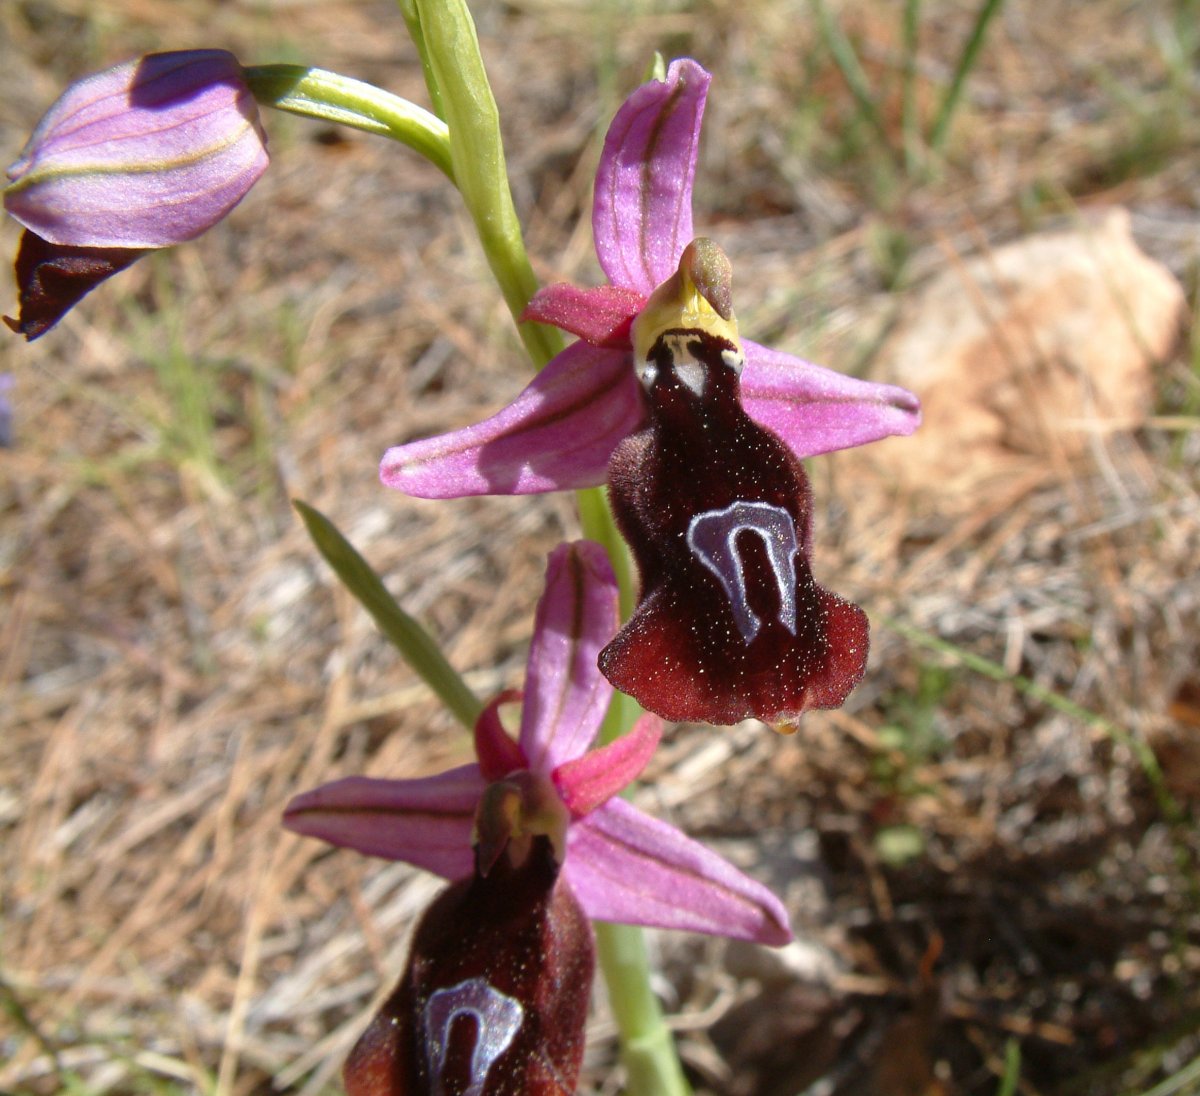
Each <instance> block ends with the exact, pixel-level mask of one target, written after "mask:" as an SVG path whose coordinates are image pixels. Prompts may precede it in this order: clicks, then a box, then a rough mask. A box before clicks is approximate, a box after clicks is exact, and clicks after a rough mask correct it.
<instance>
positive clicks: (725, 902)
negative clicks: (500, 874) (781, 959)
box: [563, 799, 792, 946]
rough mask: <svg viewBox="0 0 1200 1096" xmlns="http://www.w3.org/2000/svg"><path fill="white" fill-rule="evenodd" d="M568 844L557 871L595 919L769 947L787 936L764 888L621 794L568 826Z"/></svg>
mask: <svg viewBox="0 0 1200 1096" xmlns="http://www.w3.org/2000/svg"><path fill="white" fill-rule="evenodd" d="M567 849H568V853H567V862H566V864H565V865H564V867H563V874H564V875H565V876H566V877H567V880H568V881H569V882H570V884H571V889H572V890H573V891H574V892H575V896H576V897H577V898H578V899H579V902H580V904H581V905H582V906H583V908H584V909H585V910H587V914H588V916H589V917H591V918H593V919H595V920H599V921H619V922H624V923H626V924H630V925H653V926H655V927H656V928H664V929H683V930H685V931H689V932H707V933H711V934H713V935H714V936H731V937H733V938H734V939H738V940H753V941H755V942H756V943H759V944H771V945H775V946H778V945H780V944H786V943H787V942H788V941H789V940H790V939H791V938H792V933H791V929H790V928H789V926H788V917H787V911H786V910H785V909H784V908H783V905H782V904H781V903H780V901H779V899H778V898H776V897H775V896H774V895H773V894H772V893H771V892H770V891H769V890H767V888H766V887H764V886H763V885H762V884H761V883H759V882H757V881H756V880H754V879H751V878H750V877H749V876H748V875H743V874H742V873H741V872H740V871H738V870H737V868H735V867H734V866H733V865H732V864H730V863H729V862H728V861H726V860H723V859H722V858H721V857H720V856H718V855H717V854H716V853H715V852H712V851H711V850H709V849H706V848H705V847H704V846H703V845H701V844H700V843H699V842H697V841H693V840H692V839H691V838H690V837H686V836H685V835H684V834H682V833H680V831H679V830H677V829H676V828H675V827H674V826H669V825H667V823H665V822H660V821H658V819H656V818H651V817H650V816H649V815H648V814H644V813H643V812H642V811H639V810H638V809H637V808H636V807H635V806H633V805H632V804H631V803H627V802H626V801H625V800H624V799H610V800H609V801H608V802H607V803H605V804H604V806H603V807H601V808H600V809H599V810H598V811H596V812H595V813H593V814H589V815H588V816H587V817H586V818H583V819H580V820H579V821H578V822H576V823H575V824H574V825H572V826H571V828H570V830H569V831H568V834H567Z"/></svg>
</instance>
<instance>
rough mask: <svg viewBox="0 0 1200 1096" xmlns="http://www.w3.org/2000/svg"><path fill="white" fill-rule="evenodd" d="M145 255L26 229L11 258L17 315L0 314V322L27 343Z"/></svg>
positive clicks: (131, 250) (137, 251) (136, 250)
mask: <svg viewBox="0 0 1200 1096" xmlns="http://www.w3.org/2000/svg"><path fill="white" fill-rule="evenodd" d="M145 254H146V252H145V251H144V250H141V249H138V248H129V247H70V246H68V245H66V244H52V243H49V242H48V241H46V240H43V239H42V238H41V237H40V236H37V235H35V234H34V233H32V232H30V231H29V229H26V230H25V231H24V232H22V233H21V244H20V247H19V248H18V250H17V261H16V275H17V299H18V302H19V303H20V317H19V318H18V319H15V320H14V319H13V318H12V317H11V316H5V317H4V322H5V323H6V324H8V326H9V327H10V328H12V330H13V331H16V332H18V333H19V334H22V335H24V336H25V338H26V340H27V341H28V342H32V341H33V340H34V339H36V338H37V337H38V336H39V335H44V334H45V333H46V332H47V331H49V330H50V328H52V327H53V326H54V325H55V324H56V323H58V321H59V320H61V319H62V318H63V317H64V316H65V315H66V314H67V313H68V312H69V311H70V310H71V309H72V308H74V307H75V305H77V304H78V303H79V302H80V301H81V300H83V298H84V297H85V296H87V294H88V293H90V292H91V291H92V290H93V289H95V288H96V286H98V285H99V284H100V283H101V282H102V281H104V280H105V279H106V278H111V277H112V276H113V275H114V274H117V273H119V272H120V271H122V270H124V269H125V268H126V267H127V266H129V265H130V263H132V262H134V261H135V260H136V259H139V258H141V257H142V256H143V255H145Z"/></svg>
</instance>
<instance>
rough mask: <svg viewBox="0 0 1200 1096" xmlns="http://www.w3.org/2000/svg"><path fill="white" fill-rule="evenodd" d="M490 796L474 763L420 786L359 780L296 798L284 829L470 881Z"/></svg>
mask: <svg viewBox="0 0 1200 1096" xmlns="http://www.w3.org/2000/svg"><path fill="white" fill-rule="evenodd" d="M483 789H484V782H483V777H482V776H480V774H479V766H478V765H476V764H474V763H471V764H469V765H462V766H460V767H459V768H457V769H450V770H449V771H448V772H444V773H439V774H438V775H436V776H427V777H422V778H420V779H417V780H378V779H374V778H372V777H366V776H351V777H347V778H346V779H345V780H336V781H334V782H333V783H332V784H323V785H322V786H321V787H319V788H314V789H313V790H312V791H310V792H304V793H303V794H302V795H298V796H296V797H295V798H294V799H292V801H291V802H290V803H288V805H287V807H286V808H285V809H284V812H283V824H284V826H286V827H287V828H288V829H289V830H291V831H292V832H293V833H299V834H304V835H305V836H306V837H319V838H320V839H321V840H322V841H328V842H329V844H331V845H338V846H341V847H342V848H349V849H357V850H358V851H359V852H361V853H365V854H366V855H367V856H381V857H383V858H384V859H385V860H403V861H404V862H405V863H408V864H415V865H416V866H417V867H419V868H425V869H426V870H427V871H432V872H436V873H437V874H438V875H441V876H444V877H445V878H446V879H465V878H467V876H469V875H470V874H471V872H472V871H473V870H474V856H473V854H472V851H471V827H472V826H473V824H474V820H475V807H476V804H477V803H478V802H479V797H480V796H481V795H482V794H483Z"/></svg>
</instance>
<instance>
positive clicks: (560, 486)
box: [381, 59, 920, 498]
mask: <svg viewBox="0 0 1200 1096" xmlns="http://www.w3.org/2000/svg"><path fill="white" fill-rule="evenodd" d="M710 80H711V77H710V75H709V74H708V73H707V72H706V71H705V70H704V69H703V68H701V66H700V65H698V64H697V63H696V62H695V61H692V60H689V59H683V60H678V61H674V62H672V64H671V66H670V68H669V69H668V71H667V78H666V80H665V81H650V82H649V83H646V84H643V85H642V86H641V87H639V88H638V89H637V90H636V91H634V92H633V94H632V95H631V96H630V97H629V98H628V99H627V100H626V101H625V103H624V104H623V105H622V106H621V108H620V110H618V112H617V115H616V117H615V118H614V119H613V123H612V125H611V126H610V127H609V130H608V136H607V138H606V139H605V142H604V150H603V153H602V155H601V157H600V166H599V169H598V170H597V173H596V187H595V203H594V206H593V210H592V234H593V237H594V240H595V246H596V257H597V258H598V259H599V262H600V267H601V269H602V270H603V271H604V273H605V275H607V277H608V279H609V284H608V285H605V286H600V287H598V288H593V289H583V288H580V287H577V286H572V285H553V286H549V287H547V288H545V289H543V290H541V291H540V292H539V293H538V294H537V295H536V296H535V297H534V298H533V300H532V301H531V302H530V305H529V307H528V309H527V310H526V314H525V318H526V319H530V320H537V321H539V322H542V323H548V324H554V325H555V326H557V327H561V328H563V329H564V330H566V331H569V332H570V333H571V334H574V335H578V336H579V337H580V340H581V341H579V342H577V343H574V344H573V345H571V346H569V347H568V348H567V349H566V350H564V351H563V352H562V353H561V354H559V355H558V356H557V357H555V358H554V360H553V361H551V362H550V363H549V364H548V365H547V366H546V368H545V369H543V370H542V371H541V372H540V373H539V374H538V376H537V377H536V378H535V379H534V380H533V382H532V383H531V384H530V385H529V386H528V387H527V388H526V389H525V390H524V391H523V392H522V393H521V394H520V395H519V396H517V398H516V399H515V400H514V401H513V402H512V403H511V404H509V405H508V406H507V407H506V408H504V409H503V410H501V411H500V412H498V413H497V414H496V415H494V416H492V417H491V418H489V419H487V420H485V421H484V422H481V423H478V424H476V425H473V426H468V427H466V428H465V429H462V430H456V431H452V432H450V433H448V434H442V435H439V436H437V437H433V438H428V439H425V440H422V441H416V442H411V443H409V444H407V445H400V446H396V447H395V448H392V449H390V450H388V452H387V453H386V454H385V456H384V458H383V464H382V467H381V478H382V479H383V482H384V483H385V484H387V485H388V486H389V487H394V488H396V489H397V490H399V491H403V492H404V493H406V494H409V495H413V496H416V497H417V498H460V497H462V496H465V495H486V494H529V493H537V492H542V491H558V490H566V489H574V488H580V487H596V486H599V485H600V484H602V483H604V482H605V479H606V476H607V472H608V462H609V458H610V457H611V456H612V453H613V450H615V449H616V447H617V445H618V444H619V443H620V441H621V440H622V439H623V438H626V437H628V436H629V435H631V434H633V433H635V432H637V431H638V430H639V429H641V428H642V427H643V426H645V425H646V423H647V421H648V411H647V408H646V404H645V400H644V398H643V394H642V391H641V387H640V385H639V383H638V379H637V376H636V373H635V369H634V363H633V358H632V353H631V352H632V350H633V343H632V340H631V337H630V331H631V328H632V325H633V321H634V319H635V318H636V317H637V316H638V315H639V313H640V312H641V311H642V310H643V309H644V307H645V305H646V302H647V299H648V298H649V296H650V294H651V293H652V292H653V291H654V290H655V289H656V288H657V287H658V286H659V285H661V284H662V283H663V282H665V281H666V280H667V279H669V278H671V277H672V276H673V275H674V274H675V273H676V271H677V269H678V267H679V261H680V258H681V257H682V255H683V251H684V248H686V247H687V245H688V244H689V243H690V242H691V240H692V238H693V233H692V183H693V180H694V178H695V174H696V156H697V150H698V146H699V138H700V123H701V119H702V117H703V114H704V103H705V99H706V97H707V95H708V85H709V81H710ZM742 347H743V349H744V352H745V366H744V369H743V372H742V376H741V399H742V405H743V406H744V408H745V410H746V413H747V414H748V415H749V416H750V418H751V419H753V420H754V421H755V422H757V423H758V424H759V425H760V426H764V427H766V428H767V429H768V430H770V431H772V432H773V433H774V434H776V435H777V436H778V437H779V438H780V439H781V440H782V441H783V442H784V443H785V444H786V445H787V446H788V448H789V449H791V450H792V452H793V453H795V454H796V456H798V457H801V458H803V457H812V456H816V455H817V454H820V453H828V452H831V451H833V450H836V449H846V448H849V447H851V446H855V445H864V444H866V443H867V442H870V441H875V440H877V439H879V438H884V437H888V436H889V435H892V434H910V433H912V431H913V430H915V429H916V427H917V425H918V423H919V421H920V414H919V404H918V401H917V398H916V397H915V396H914V395H913V394H912V393H911V392H908V391H906V390H905V389H903V388H896V387H894V386H892V385H886V384H873V383H870V382H867V381H862V380H858V379H856V378H853V377H847V376H844V375H843V374H840V373H836V372H834V371H833V370H830V369H824V368H822V367H820V366H816V365H811V364H810V363H808V362H806V361H803V360H801V359H800V358H796V357H793V356H792V355H790V354H784V353H781V352H780V351H776V350H770V349H768V348H767V347H764V346H760V345H759V344H758V343H754V342H751V341H749V340H743V341H742Z"/></svg>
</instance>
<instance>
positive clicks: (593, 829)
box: [284, 541, 790, 944]
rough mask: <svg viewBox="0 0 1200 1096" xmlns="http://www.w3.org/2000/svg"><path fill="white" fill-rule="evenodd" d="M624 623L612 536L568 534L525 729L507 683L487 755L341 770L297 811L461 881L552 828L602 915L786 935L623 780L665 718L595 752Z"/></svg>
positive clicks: (565, 878)
mask: <svg viewBox="0 0 1200 1096" xmlns="http://www.w3.org/2000/svg"><path fill="white" fill-rule="evenodd" d="M617 623H618V620H617V587H616V581H615V579H614V578H613V574H612V570H611V567H610V565H609V563H608V560H607V557H606V556H605V554H604V552H603V550H602V549H601V548H600V546H599V545H596V544H592V543H590V542H587V541H578V542H575V543H573V544H567V545H561V546H560V547H559V548H557V549H556V550H555V551H554V552H553V553H552V554H551V556H550V562H549V566H548V569H547V577H546V589H545V592H544V594H543V595H542V598H541V601H540V602H539V604H538V610H537V617H536V621H535V625H534V635H533V641H532V644H531V647H530V652H529V661H528V665H527V669H526V685H527V694H526V696H525V698H524V704H523V706H522V711H521V723H520V732H519V735H518V737H517V739H516V740H515V741H514V740H513V739H512V738H510V737H509V736H508V734H507V733H506V731H505V730H504V728H503V726H502V724H501V721H500V713H499V709H500V707H501V705H502V704H504V703H506V702H508V701H510V700H513V699H515V698H516V696H517V695H519V694H512V693H506V694H502V695H501V696H500V697H498V698H497V699H496V700H495V701H493V702H492V703H491V704H490V705H489V706H488V707H487V708H486V709H485V710H484V712H483V714H482V715H481V716H480V718H479V720H478V722H477V724H476V727H475V749H476V755H477V760H476V761H475V762H471V763H469V764H466V765H463V766H460V767H458V768H455V769H451V770H449V771H448V772H444V773H441V774H438V775H435V776H430V777H425V778H421V779H413V780H382V779H373V778H367V777H349V778H347V779H343V780H339V781H336V782H334V783H332V784H326V785H324V786H322V787H319V788H317V789H315V790H314V791H310V792H306V793H304V794H302V795H299V796H297V797H296V798H294V799H293V800H292V801H291V802H290V803H289V804H288V806H287V809H286V811H285V813H284V824H285V825H286V826H287V827H288V828H289V829H291V830H293V831H295V832H297V833H302V834H306V835H308V836H312V837H319V838H321V839H322V840H325V841H328V842H329V843H331V844H334V845H339V846H343V847H348V848H353V849H357V850H358V851H360V852H363V853H367V854H368V855H372V856H381V857H384V858H386V859H389V860H403V861H405V862H407V863H410V864H415V865H416V866H418V867H421V868H425V869H427V870H429V871H433V872H436V873H437V874H439V875H442V876H444V877H445V878H447V879H452V880H459V879H465V878H467V877H469V876H470V875H471V874H472V872H473V871H475V870H476V867H477V865H478V869H479V870H480V871H481V872H484V873H486V872H487V871H488V870H489V869H490V867H491V865H493V864H494V863H495V862H496V861H497V859H498V858H499V856H500V854H501V853H502V852H507V854H508V856H509V857H510V859H511V858H512V857H513V856H514V849H515V850H517V856H518V858H519V855H520V849H521V848H522V847H523V846H528V845H529V844H530V843H531V842H532V841H533V840H534V839H535V838H536V837H538V836H546V837H549V838H550V840H551V843H552V845H553V847H554V849H555V853H556V856H557V857H558V860H559V862H560V863H561V866H562V876H561V881H562V883H564V884H565V885H567V886H569V887H570V889H571V890H572V891H573V893H574V894H575V896H576V898H577V899H578V900H579V903H580V905H581V906H582V907H583V909H584V911H585V912H586V913H587V915H588V916H589V917H591V918H593V919H597V920H604V921H617V922H626V923H629V924H638V925H655V926H659V927H662V928H672V929H684V930H690V931H694V932H706V933H713V934H717V935H723V936H730V937H736V938H739V939H746V940H754V941H758V942H760V943H766V944H782V943H785V942H786V941H787V940H788V939H789V938H790V931H789V929H788V927H787V926H788V923H787V915H786V913H785V911H784V909H783V907H782V906H781V905H780V903H779V901H778V900H777V899H776V898H775V897H774V896H773V895H772V894H771V893H770V892H769V891H768V890H767V889H766V888H765V887H763V886H762V885H761V884H759V883H757V882H755V881H754V880H752V879H750V878H749V877H747V876H745V875H743V874H742V873H741V872H739V871H737V870H736V869H735V868H734V867H733V866H732V865H730V864H729V863H727V862H726V861H725V860H723V859H721V858H720V857H719V856H717V855H716V854H715V853H713V852H711V851H709V850H708V849H706V848H704V846H702V845H700V844H699V843H698V842H696V841H693V840H692V839H691V838H689V837H687V836H685V835H684V834H683V833H681V832H680V831H679V830H677V829H676V828H675V827H673V826H670V825H668V824H666V823H664V822H661V821H658V820H657V819H654V818H652V817H650V816H649V815H647V814H645V813H644V812H642V811H641V810H639V809H638V808H636V807H634V806H633V805H632V804H630V803H628V802H627V801H626V800H624V799H622V798H620V797H619V796H618V795H617V794H616V793H617V792H619V791H620V790H621V789H622V788H624V787H625V786H626V785H628V784H629V783H630V782H631V781H632V780H633V779H634V778H635V777H636V776H637V775H638V773H639V772H640V771H641V769H642V768H643V767H644V765H645V764H646V762H647V761H648V760H649V758H650V756H651V754H652V753H653V751H654V748H655V746H656V745H657V742H658V739H659V736H660V734H661V726H662V725H661V722H660V720H658V719H657V718H656V717H655V716H652V715H646V716H643V717H642V718H641V719H639V720H638V722H637V723H636V724H635V725H634V727H633V729H632V730H631V731H630V732H629V733H628V734H626V735H624V736H623V737H621V738H618V739H617V740H616V741H614V742H612V743H610V744H608V745H607V746H603V747H600V748H598V749H595V750H592V751H590V752H588V748H589V746H590V745H591V744H592V742H593V740H594V739H595V737H596V735H597V732H598V731H599V729H600V724H601V722H602V720H603V718H604V713H605V711H606V709H607V707H608V703H609V700H610V699H611V697H612V691H613V690H612V687H611V686H610V685H609V684H608V682H607V681H605V679H604V678H603V677H602V676H601V675H600V673H599V672H598V670H597V666H596V658H597V654H598V652H599V650H600V648H601V647H602V646H603V644H604V643H605V642H607V641H608V639H610V638H611V636H612V635H613V632H614V631H615V630H616V627H617Z"/></svg>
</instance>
